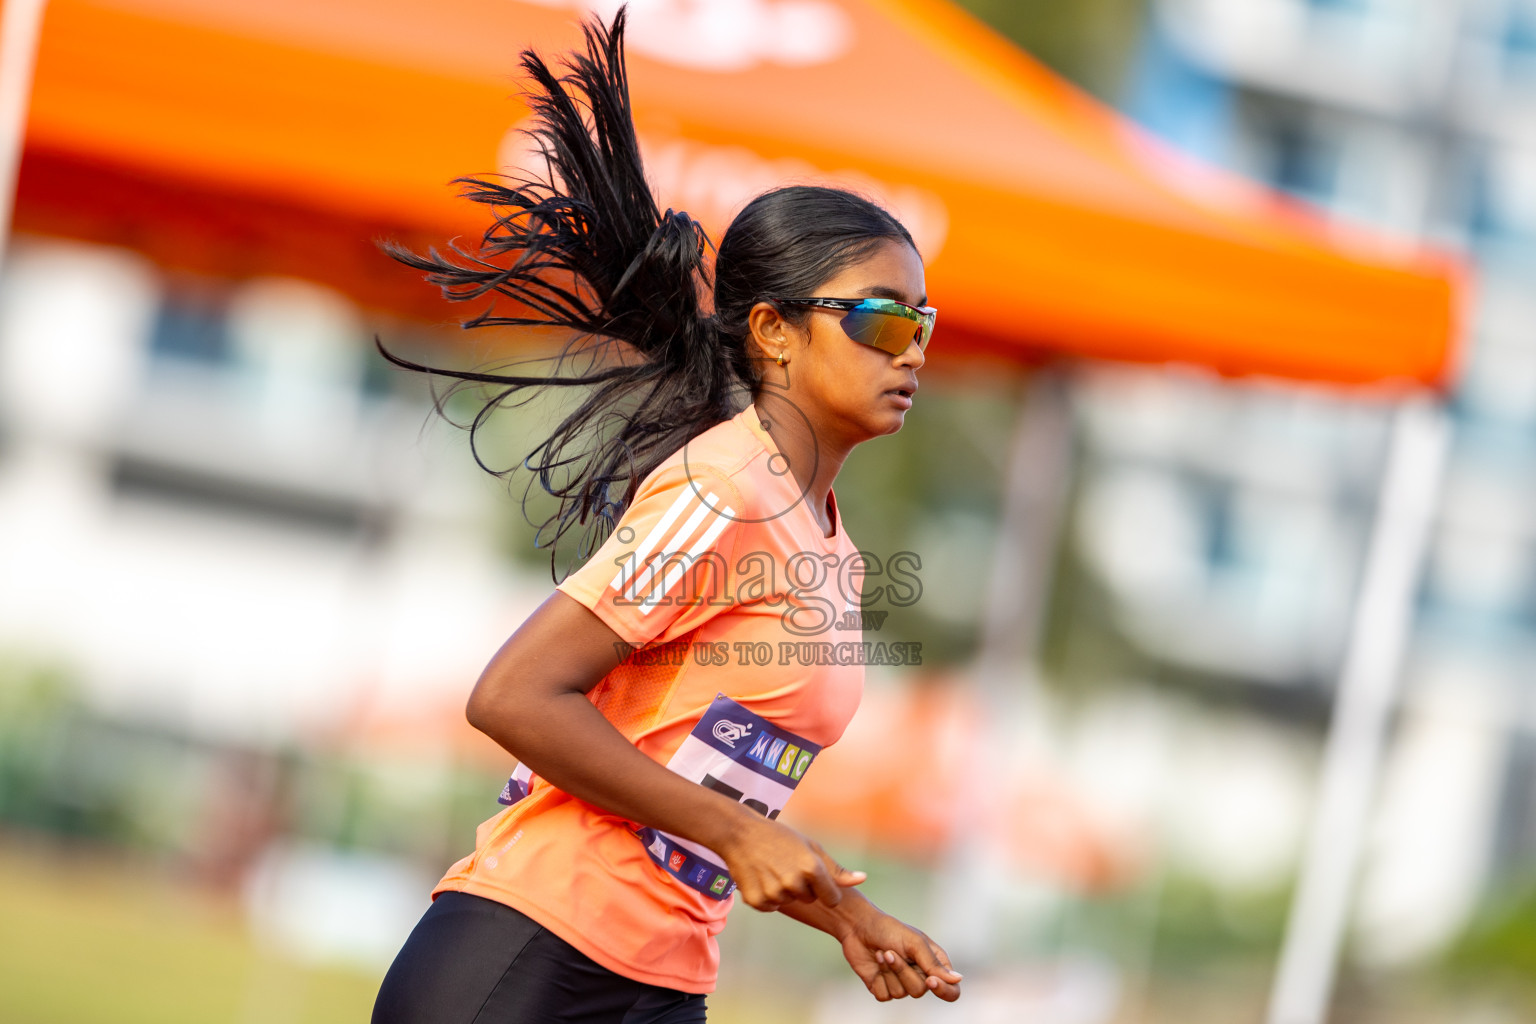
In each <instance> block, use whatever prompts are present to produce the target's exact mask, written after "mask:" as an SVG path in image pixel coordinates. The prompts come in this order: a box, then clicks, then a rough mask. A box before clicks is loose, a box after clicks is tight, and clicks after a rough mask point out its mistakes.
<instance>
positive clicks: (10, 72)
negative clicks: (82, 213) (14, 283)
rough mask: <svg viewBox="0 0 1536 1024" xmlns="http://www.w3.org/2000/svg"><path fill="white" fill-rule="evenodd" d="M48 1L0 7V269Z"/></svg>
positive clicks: (15, 1)
mask: <svg viewBox="0 0 1536 1024" xmlns="http://www.w3.org/2000/svg"><path fill="white" fill-rule="evenodd" d="M46 5H47V0H5V8H4V9H3V10H0V270H3V269H4V267H5V254H6V249H7V248H8V247H9V245H10V241H11V214H12V213H13V212H14V210H15V208H16V174H17V172H18V171H19V170H20V168H21V149H22V145H23V144H24V143H25V141H26V137H27V106H28V103H29V102H30V100H31V98H32V69H33V67H34V66H35V64H36V62H37V40H38V36H39V35H40V33H41V32H42V27H43V8H44V7H45V6H46Z"/></svg>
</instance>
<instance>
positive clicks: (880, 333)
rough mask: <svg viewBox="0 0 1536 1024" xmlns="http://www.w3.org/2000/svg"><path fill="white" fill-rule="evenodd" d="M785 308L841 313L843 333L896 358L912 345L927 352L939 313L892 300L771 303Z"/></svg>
mask: <svg viewBox="0 0 1536 1024" xmlns="http://www.w3.org/2000/svg"><path fill="white" fill-rule="evenodd" d="M774 301H775V302H778V303H780V304H782V305H785V306H818V307H821V308H824V309H841V310H846V311H847V313H846V315H845V316H844V317H843V333H844V334H846V335H848V337H850V338H852V339H853V340H854V341H856V342H858V343H859V344H861V345H870V346H873V347H874V348H878V349H879V350H880V351H882V352H889V353H890V354H891V355H893V356H899V355H901V354H902V353H903V352H905V351H906V350H907V346H908V345H910V344H912V343H913V342H914V341H915V342H917V347H918V348H919V349H927V347H928V339H929V338H931V337H933V323H934V321H935V320H936V319H938V315H939V311H938V310H937V309H935V308H934V307H932V306H909V305H907V304H906V303H905V302H898V301H896V300H895V299H775V300H774Z"/></svg>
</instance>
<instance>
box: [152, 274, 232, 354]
mask: <svg viewBox="0 0 1536 1024" xmlns="http://www.w3.org/2000/svg"><path fill="white" fill-rule="evenodd" d="M227 310H228V307H227V303H226V301H225V298H224V296H223V295H221V294H218V293H216V292H212V291H205V290H195V289H178V288H169V289H167V290H166V291H165V292H164V293H163V295H162V297H161V300H160V308H159V309H158V310H157V311H156V313H155V320H154V324H153V326H152V327H151V328H150V335H149V351H150V354H151V356H152V357H154V358H156V359H177V360H184V361H188V362H195V363H204V364H207V365H210V366H217V365H221V364H228V363H231V362H233V360H234V346H233V345H232V344H231V341H230V335H229V329H228V317H227Z"/></svg>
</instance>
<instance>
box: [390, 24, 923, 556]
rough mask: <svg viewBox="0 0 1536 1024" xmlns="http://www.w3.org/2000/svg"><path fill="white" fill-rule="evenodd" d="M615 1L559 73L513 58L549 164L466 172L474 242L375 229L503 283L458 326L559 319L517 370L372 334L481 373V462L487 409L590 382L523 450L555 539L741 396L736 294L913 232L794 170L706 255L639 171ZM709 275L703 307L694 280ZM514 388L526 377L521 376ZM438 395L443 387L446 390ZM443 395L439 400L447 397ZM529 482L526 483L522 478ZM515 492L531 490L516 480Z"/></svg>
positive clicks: (623, 496) (429, 272) (595, 531)
mask: <svg viewBox="0 0 1536 1024" xmlns="http://www.w3.org/2000/svg"><path fill="white" fill-rule="evenodd" d="M626 17H627V12H626V9H625V8H622V7H621V8H620V9H619V12H618V13H617V14H616V15H615V16H614V19H613V24H612V26H611V27H610V28H606V29H605V28H604V27H603V25H602V24H601V23H600V22H596V21H594V22H592V23H588V24H587V25H585V26H584V32H585V37H586V46H585V51H584V52H577V53H574V54H572V55H570V56H569V57H567V58H566V59H565V61H564V62H563V65H564V71H565V73H564V74H556V73H555V71H553V70H552V69H551V68H550V66H549V65H548V64H547V63H546V62H545V61H544V60H543V58H541V57H540V56H539V55H538V54H536V53H535V52H533V51H531V50H525V51H523V53H522V55H521V65H522V67H523V70H524V71H526V72H527V73H528V75H529V76H530V77H531V78H532V80H533V83H534V89H533V90H532V95H531V99H530V107H531V108H532V112H533V115H534V119H533V127H532V128H530V129H527V130H526V131H527V134H528V135H530V136H531V137H532V139H533V140H534V142H535V143H536V144H537V149H538V150H539V151H541V152H542V153H543V156H544V159H545V161H546V162H547V165H548V168H547V175H546V176H545V177H543V178H541V177H539V176H537V175H536V174H534V173H532V172H529V171H526V170H524V171H523V172H522V174H521V175H520V176H498V177H504V178H505V180H504V181H496V180H491V178H489V177H465V178H459V179H456V180H455V183H456V184H463V185H464V186H465V189H464V192H463V194H464V195H465V197H466V198H469V199H471V200H474V201H475V202H479V203H484V204H486V205H487V206H489V207H491V208H492V210H493V211H494V218H495V219H494V221H493V223H492V224H491V226H490V227H489V228H487V229H486V231H485V233H484V235H483V236H482V238H481V244H480V248H479V250H478V251H477V252H474V253H471V252H466V251H464V250H463V249H461V248H460V247H459V246H458V245H457V244H456V243H449V248H450V249H451V250H452V253H453V256H456V257H457V259H454V258H452V257H450V256H448V255H445V254H442V253H439V252H438V250H437V249H436V248H429V249H428V250H427V253H426V255H421V254H418V253H415V252H412V251H411V250H410V249H408V248H406V247H404V246H401V245H399V244H397V243H395V242H382V243H380V245H381V247H382V248H383V249H384V251H385V252H386V253H387V254H388V255H390V256H391V257H393V258H394V259H396V260H399V261H400V262H402V263H404V264H406V265H408V266H411V267H414V268H416V269H417V270H421V271H424V272H425V273H426V280H427V281H428V282H430V283H432V284H435V285H437V286H438V287H440V288H441V289H442V292H443V295H444V297H445V298H448V299H450V300H454V301H467V300H473V299H478V298H480V297H482V296H485V295H489V294H492V293H499V294H501V295H504V296H507V297H508V298H511V299H512V300H514V302H515V303H516V304H517V307H518V308H517V309H516V310H515V311H513V312H514V314H515V315H493V311H492V309H487V310H486V311H484V312H482V313H480V314H479V315H477V316H475V317H473V318H472V319H469V320H466V321H464V323H463V325H462V326H464V327H466V328H468V327H481V326H488V325H503V326H512V327H544V328H559V329H564V330H565V331H567V332H569V335H570V340H569V341H568V342H567V343H566V344H565V345H564V347H563V348H562V349H561V350H560V352H559V353H558V354H557V355H556V356H554V357H553V366H552V367H551V372H549V373H541V374H533V375H514V374H507V373H502V372H495V373H492V372H481V371H467V370H453V369H444V368H439V367H430V366H425V365H423V364H420V363H416V362H412V361H410V360H408V359H404V358H402V357H400V356H397V355H395V354H393V353H391V352H389V351H388V350H387V349H385V348H384V346H383V344H382V342H380V343H378V347H379V350H380V352H381V353H382V354H383V355H384V357H385V358H386V359H388V360H389V361H390V362H392V363H394V364H395V365H397V366H401V367H405V368H407V369H411V370H417V371H421V372H425V373H429V374H438V375H442V376H446V377H449V378H452V379H454V380H455V381H456V383H455V384H454V385H453V387H452V388H450V389H449V390H450V392H451V391H452V390H454V389H456V388H458V387H462V386H469V385H473V384H489V385H492V386H493V387H492V393H491V397H490V398H489V399H488V400H486V402H485V404H484V405H483V406H482V408H481V409H480V410H479V412H478V413H477V414H476V415H475V416H474V418H473V420H472V422H471V423H470V424H468V427H469V432H470V449H471V452H472V454H473V455H474V458H475V461H476V462H477V463H478V464H479V465H480V466H481V468H483V469H485V470H486V471H488V472H491V473H494V474H496V475H498V476H507V475H510V474H511V473H512V472H514V471H515V468H516V467H508V468H504V469H497V468H495V467H492V466H490V465H487V464H486V462H485V460H484V459H483V458H482V457H481V455H480V452H479V450H478V448H477V447H476V444H475V435H476V432H477V431H478V430H479V429H480V428H481V427H482V426H484V424H485V423H486V421H487V420H488V419H489V418H490V416H491V414H492V413H494V412H495V410H496V409H498V408H500V407H502V406H504V405H507V404H509V403H510V402H513V401H514V400H516V401H521V400H524V399H526V398H530V397H533V396H534V395H535V394H537V393H540V392H542V391H543V389H546V388H551V387H557V388H565V387H571V388H581V389H586V390H585V397H584V398H583V399H582V400H581V402H580V404H579V405H577V407H576V408H575V409H574V411H572V412H570V413H569V414H568V415H567V416H566V417H565V418H564V419H563V420H562V421H561V422H560V424H559V425H558V426H557V427H555V429H554V431H553V432H552V433H551V434H550V436H549V437H547V438H545V439H544V440H543V441H542V442H540V443H539V444H538V445H537V446H536V447H534V448H533V450H532V451H531V452H530V453H529V455H528V457H527V458H526V459H524V460H523V466H524V467H526V468H527V469H529V470H530V471H531V472H532V474H533V479H536V480H537V481H538V483H539V486H540V487H541V488H542V489H543V490H545V491H546V492H548V493H549V494H550V495H552V496H553V497H555V498H556V499H557V500H558V502H559V509H558V511H557V512H555V513H554V514H553V515H552V516H551V517H550V518H549V519H548V520H547V521H546V522H544V523H543V524H541V526H540V531H539V543H540V545H541V546H548V547H550V548H551V553H550V562H551V569H552V571H553V570H554V569H555V551H554V547H555V545H556V543H557V542H558V541H559V540H560V538H561V537H563V536H564V535H565V534H566V533H567V531H569V530H571V529H572V528H573V527H578V526H579V527H582V528H583V530H582V535H581V537H582V540H581V544H580V550H579V552H578V555H577V557H578V558H585V557H586V556H587V555H589V554H590V553H591V552H592V551H593V550H595V548H596V546H597V544H598V543H600V542H601V540H602V539H603V538H604V537H606V535H607V533H608V532H609V531H610V530H611V529H612V528H613V527H614V525H615V524H616V523H617V521H618V518H619V517H620V516H621V515H622V514H623V511H624V509H625V508H627V507H628V506H629V503H630V501H631V500H632V499H633V498H634V495H635V493H636V491H637V490H638V489H639V486H640V482H641V481H642V480H643V479H644V478H645V477H646V476H647V475H648V474H649V473H650V472H651V471H652V470H654V469H655V468H656V467H657V466H658V465H660V464H661V462H662V461H664V460H665V459H666V458H667V457H668V456H669V455H671V454H672V453H673V452H675V451H677V449H679V448H681V447H682V446H683V445H684V444H685V443H686V442H687V441H688V440H689V439H691V438H693V437H695V436H697V435H698V434H700V433H702V432H703V431H705V430H707V429H709V428H710V427H712V426H714V425H715V424H717V423H719V422H721V421H722V420H725V419H728V418H730V417H731V416H732V415H734V414H735V413H736V412H738V411H740V409H741V408H743V407H744V406H745V404H746V402H748V401H749V400H750V399H751V397H752V396H753V395H754V394H755V393H756V390H757V388H758V387H759V386H760V383H761V381H760V376H759V370H758V366H757V362H758V359H757V358H754V356H753V355H751V354H749V353H750V346H749V344H748V342H749V338H748V330H747V326H746V316H747V312H748V311H749V310H750V308H751V307H752V305H754V304H755V303H756V302H758V301H761V300H763V299H766V298H769V297H773V296H782V295H791V294H799V295H805V294H812V293H813V292H814V290H815V287H816V286H817V285H819V284H820V283H821V282H823V281H825V280H827V279H828V278H830V277H831V276H833V275H834V274H835V273H837V271H839V270H840V269H842V267H844V266H846V265H848V264H849V263H851V262H854V261H856V260H858V259H861V258H862V257H863V256H865V255H866V254H868V253H869V252H870V251H872V250H873V248H874V247H875V246H877V245H878V244H880V241H881V240H882V239H896V240H901V241H904V242H905V243H906V244H908V245H911V244H912V237H911V235H910V234H908V233H907V231H906V229H905V228H904V227H902V225H901V224H900V223H899V222H898V221H897V220H896V219H895V218H894V217H892V216H891V215H890V214H889V213H887V212H886V211H885V210H883V209H881V208H880V207H879V206H877V205H875V204H874V203H872V202H870V201H869V200H867V199H865V198H863V197H861V196H857V195H854V194H852V193H849V192H844V191H842V190H840V189H832V188H822V187H816V186H793V187H790V188H784V189H777V190H774V191H772V192H768V193H765V194H764V195H761V196H758V197H757V198H756V199H754V200H753V201H752V202H751V203H749V204H748V205H747V206H746V208H744V209H743V210H742V212H741V213H740V214H739V215H738V216H737V217H736V219H735V220H734V221H733V222H732V224H731V226H730V228H729V229H728V230H727V231H726V233H725V236H724V237H723V238H722V240H721V245H720V249H719V258H718V259H717V260H716V261H715V266H714V268H713V269H714V273H713V275H712V274H711V268H710V265H709V262H708V260H707V257H706V253H707V250H708V249H709V248H710V241H709V238H708V236H707V235H706V234H705V232H704V229H703V227H702V226H701V225H700V224H699V223H698V222H696V221H695V220H693V218H691V217H690V216H688V214H686V213H682V212H675V211H673V210H670V209H668V210H666V211H665V212H663V211H662V210H661V209H660V208H659V206H658V204H657V202H656V199H655V196H654V194H653V193H652V191H651V188H650V186H649V184H648V183H647V182H646V179H645V172H644V167H643V164H642V162H641V158H640V148H639V144H638V141H637V139H636V136H635V127H634V121H633V119H632V117H631V114H630V102H629V84H628V78H627V75H626V72H625V67H624V52H623V37H624V26H625V21H626ZM711 292H713V299H714V311H713V312H712V313H706V312H705V309H704V297H705V296H707V295H710V293H711ZM522 392H526V394H522V395H520V393H522ZM444 397H446V396H444ZM443 401H444V398H443V397H439V398H438V400H437V403H438V408H439V410H440V411H441V410H442V408H443ZM529 486H530V487H531V486H532V481H531V480H530V483H529ZM525 508H526V493H525Z"/></svg>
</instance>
